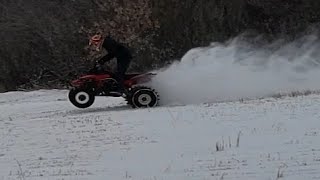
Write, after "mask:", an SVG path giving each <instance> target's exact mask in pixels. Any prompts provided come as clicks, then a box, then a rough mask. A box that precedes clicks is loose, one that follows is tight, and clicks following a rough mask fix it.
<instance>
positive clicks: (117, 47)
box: [89, 35, 132, 95]
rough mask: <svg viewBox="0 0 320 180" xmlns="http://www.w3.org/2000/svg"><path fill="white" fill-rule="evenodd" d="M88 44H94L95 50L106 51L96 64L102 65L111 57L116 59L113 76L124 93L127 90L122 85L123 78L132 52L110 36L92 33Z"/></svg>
mask: <svg viewBox="0 0 320 180" xmlns="http://www.w3.org/2000/svg"><path fill="white" fill-rule="evenodd" d="M89 45H94V46H95V47H96V50H97V51H100V50H101V48H104V49H105V50H107V52H108V54H107V55H105V56H104V57H102V58H101V59H100V60H99V61H97V62H98V64H100V65H103V64H104V63H105V62H107V61H110V60H111V59H113V58H116V59H117V72H116V73H115V76H116V77H115V78H116V80H117V81H118V83H119V87H120V92H121V93H122V94H124V95H126V94H127V91H126V89H125V87H124V78H125V73H126V71H127V69H128V67H129V65H130V62H131V60H132V54H131V52H130V50H129V49H128V48H126V47H125V46H123V45H122V44H120V43H119V42H117V41H115V40H114V39H113V38H111V37H110V36H107V37H105V38H104V37H103V36H102V35H94V36H93V37H92V38H91V39H90V43H89Z"/></svg>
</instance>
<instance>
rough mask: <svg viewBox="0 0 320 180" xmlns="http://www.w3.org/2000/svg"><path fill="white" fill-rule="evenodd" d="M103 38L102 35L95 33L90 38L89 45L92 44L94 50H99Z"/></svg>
mask: <svg viewBox="0 0 320 180" xmlns="http://www.w3.org/2000/svg"><path fill="white" fill-rule="evenodd" d="M103 40H104V38H103V36H102V35H100V34H96V35H94V36H92V37H91V38H90V41H89V46H93V47H94V49H95V50H97V51H100V49H101V45H102V44H103Z"/></svg>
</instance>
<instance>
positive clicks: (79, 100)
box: [68, 88, 95, 109]
mask: <svg viewBox="0 0 320 180" xmlns="http://www.w3.org/2000/svg"><path fill="white" fill-rule="evenodd" d="M68 97H69V100H70V102H71V103H72V104H73V105H74V106H76V107H78V108H82V109H84V108H88V107H90V106H91V105H92V104H93V103H94V101H95V96H94V94H93V92H92V91H91V90H88V89H78V88H73V89H71V90H70V91H69V96H68Z"/></svg>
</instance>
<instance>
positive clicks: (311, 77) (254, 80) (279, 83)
mask: <svg viewBox="0 0 320 180" xmlns="http://www.w3.org/2000/svg"><path fill="white" fill-rule="evenodd" d="M245 39H246V38H243V37H242V36H239V37H237V38H235V39H232V40H230V41H228V42H226V43H212V44H211V45H210V46H208V47H199V48H194V49H191V50H190V51H189V52H187V53H186V54H185V55H184V56H183V57H182V59H181V61H179V62H176V63H173V64H172V65H170V66H169V67H167V68H166V69H164V70H161V71H160V72H158V75H157V76H156V77H155V78H154V80H153V82H152V86H153V87H154V88H156V89H157V91H158V92H159V94H160V96H161V102H162V104H193V103H205V102H217V101H233V100H239V99H247V98H248V99H253V98H260V97H267V96H270V95H275V94H278V93H290V92H295V91H304V90H315V91H316V90H319V89H320V66H319V65H320V42H319V39H318V36H316V35H308V36H304V37H302V38H299V39H297V40H295V41H292V42H289V43H288V42H285V41H282V40H278V41H276V42H272V43H263V41H260V40H259V38H255V39H251V40H250V41H248V40H245Z"/></svg>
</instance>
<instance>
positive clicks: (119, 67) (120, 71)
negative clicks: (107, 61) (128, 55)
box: [115, 59, 129, 94]
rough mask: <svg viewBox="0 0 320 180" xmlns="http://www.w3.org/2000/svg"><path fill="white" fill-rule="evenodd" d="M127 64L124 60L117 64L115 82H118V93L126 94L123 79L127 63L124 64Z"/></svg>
mask: <svg viewBox="0 0 320 180" xmlns="http://www.w3.org/2000/svg"><path fill="white" fill-rule="evenodd" d="M124 62H128V61H126V60H122V59H119V60H118V63H117V72H116V74H115V75H116V80H117V81H118V84H119V88H120V89H119V91H120V92H121V93H124V94H127V91H126V88H125V87H124V79H125V74H126V72H127V69H128V66H129V63H124Z"/></svg>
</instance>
